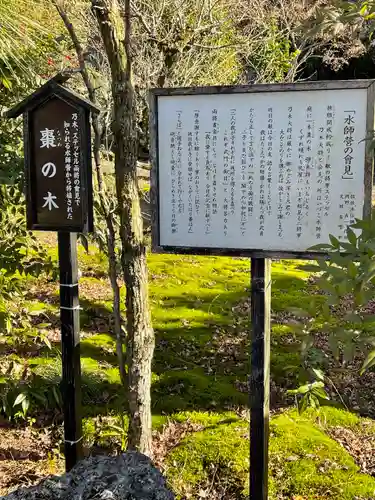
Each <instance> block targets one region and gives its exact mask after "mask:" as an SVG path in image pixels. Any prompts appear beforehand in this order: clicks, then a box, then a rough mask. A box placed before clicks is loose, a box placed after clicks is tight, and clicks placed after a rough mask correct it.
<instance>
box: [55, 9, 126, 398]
mask: <svg viewBox="0 0 375 500" xmlns="http://www.w3.org/2000/svg"><path fill="white" fill-rule="evenodd" d="M52 3H53V5H54V6H55V7H56V10H57V12H58V13H59V15H60V17H61V19H62V21H63V23H64V25H65V27H66V29H67V31H68V33H69V36H70V39H71V41H72V42H73V45H74V48H75V51H76V54H77V57H78V61H79V67H80V72H81V76H82V79H83V82H84V84H85V87H86V89H87V92H88V94H89V98H90V100H91V102H92V103H93V104H98V103H97V99H96V91H95V87H94V84H93V82H92V80H91V78H90V75H89V73H88V71H87V67H86V63H85V59H84V55H83V54H84V50H83V47H82V45H81V42H80V41H79V38H78V36H77V33H76V30H75V28H74V25H73V23H72V22H71V20H70V18H69V16H68V14H67V12H66V11H65V10H64V8H63V6H62V5H61V3H60V2H59V1H58V0H52ZM91 122H92V127H93V129H94V148H93V153H94V161H95V172H96V179H97V183H98V191H99V193H98V195H99V202H100V206H101V210H102V213H103V217H104V219H105V221H106V225H107V232H106V241H107V250H108V275H109V278H110V282H111V287H112V292H113V302H112V304H113V316H114V330H115V335H116V353H117V359H118V363H119V372H120V379H121V383H122V385H123V387H124V389H125V391H127V378H126V366H125V355H124V349H123V345H124V338H123V337H124V336H123V333H122V326H121V308H120V287H119V284H118V281H117V259H116V232H115V226H114V220H113V215H112V213H111V212H110V210H109V209H107V207H106V196H107V193H106V191H105V186H104V182H103V175H102V171H101V158H100V143H101V134H102V131H101V127H100V124H99V119H98V115H97V114H96V113H95V114H93V116H92V117H91Z"/></svg>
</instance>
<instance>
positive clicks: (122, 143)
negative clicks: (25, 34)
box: [92, 0, 154, 455]
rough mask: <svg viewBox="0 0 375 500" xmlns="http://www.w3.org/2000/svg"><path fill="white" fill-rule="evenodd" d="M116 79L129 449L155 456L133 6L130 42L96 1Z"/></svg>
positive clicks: (109, 0) (111, 0)
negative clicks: (122, 37) (133, 65)
mask: <svg viewBox="0 0 375 500" xmlns="http://www.w3.org/2000/svg"><path fill="white" fill-rule="evenodd" d="M92 7H93V11H94V13H95V15H96V17H97V20H98V23H99V27H100V31H101V34H102V39H103V42H104V46H105V49H106V53H107V56H108V61H109V64H110V67H111V75H112V94H113V101H114V104H113V105H114V118H113V123H112V131H113V135H114V139H115V172H116V190H117V198H118V202H119V211H120V222H121V227H120V237H121V242H122V259H121V262H122V269H123V275H124V281H125V285H126V319H127V345H126V347H127V365H128V402H129V432H128V449H130V450H138V451H140V452H142V453H145V454H148V455H150V454H151V362H152V357H153V351H154V333H153V329H152V325H151V317H150V311H149V300H148V289H147V263H146V248H145V244H144V239H143V223H142V215H141V208H140V198H139V191H138V181H137V134H136V124H135V118H136V110H135V106H136V104H135V95H134V89H133V86H132V82H131V58H130V15H129V14H130V2H129V0H125V40H124V41H122V40H120V39H119V30H118V27H121V24H122V19H121V15H120V10H119V5H118V2H117V0H92Z"/></svg>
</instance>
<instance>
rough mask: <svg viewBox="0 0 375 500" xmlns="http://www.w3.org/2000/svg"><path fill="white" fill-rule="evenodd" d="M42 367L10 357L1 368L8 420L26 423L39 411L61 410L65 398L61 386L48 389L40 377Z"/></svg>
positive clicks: (0, 394) (3, 404)
mask: <svg viewBox="0 0 375 500" xmlns="http://www.w3.org/2000/svg"><path fill="white" fill-rule="evenodd" d="M37 368H38V363H35V362H33V361H32V360H30V361H29V360H25V359H22V358H20V357H19V356H17V355H10V356H9V357H8V358H6V359H3V360H2V364H1V368H0V401H1V412H2V413H3V414H4V415H5V416H6V417H7V418H8V419H10V420H11V419H17V418H21V419H23V420H25V419H26V418H27V416H28V414H29V413H31V414H32V413H35V411H37V410H38V409H40V408H41V407H42V408H48V409H49V410H51V409H53V408H59V407H60V406H61V396H60V391H59V387H58V385H56V383H55V384H49V385H46V384H45V383H44V382H43V377H42V376H41V375H40V374H39V373H38V370H37Z"/></svg>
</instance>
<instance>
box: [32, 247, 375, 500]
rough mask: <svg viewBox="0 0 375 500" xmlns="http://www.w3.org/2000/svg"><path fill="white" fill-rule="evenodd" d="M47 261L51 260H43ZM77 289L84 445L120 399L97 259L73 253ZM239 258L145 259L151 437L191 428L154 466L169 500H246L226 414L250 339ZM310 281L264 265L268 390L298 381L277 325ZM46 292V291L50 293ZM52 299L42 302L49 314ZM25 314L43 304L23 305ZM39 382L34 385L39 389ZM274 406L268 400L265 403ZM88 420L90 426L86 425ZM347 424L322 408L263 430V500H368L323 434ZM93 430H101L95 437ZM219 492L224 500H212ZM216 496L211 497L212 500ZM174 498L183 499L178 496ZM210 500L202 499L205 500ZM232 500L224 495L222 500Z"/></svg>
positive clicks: (238, 427) (50, 358) (237, 421)
mask: <svg viewBox="0 0 375 500" xmlns="http://www.w3.org/2000/svg"><path fill="white" fill-rule="evenodd" d="M51 252H52V254H54V256H55V257H56V251H55V250H54V249H53V250H51ZM79 258H80V268H81V269H82V271H83V278H82V282H81V283H82V287H81V288H82V291H81V305H82V308H83V309H82V312H81V326H82V343H81V347H82V370H83V400H84V403H85V407H84V408H85V410H84V411H85V432H86V442H87V443H90V444H92V443H93V442H94V441H95V440H97V439H99V438H98V436H99V434H100V432H99V431H98V425H97V422H98V416H99V417H105V416H107V417H108V416H110V417H112V418H113V419H114V420H116V419H117V416H118V414H119V411H120V410H119V409H120V408H121V405H122V403H123V401H124V397H123V395H122V391H121V386H120V381H119V374H118V369H117V363H116V354H115V341H114V338H113V335H112V334H111V330H110V326H109V325H110V322H109V317H110V311H111V295H110V288H109V286H108V283H107V281H106V279H105V276H106V267H107V263H106V259H105V258H104V257H103V256H102V255H101V254H100V253H99V252H98V251H96V250H95V249H91V250H90V255H86V254H85V252H84V251H83V249H82V248H81V249H80V252H79ZM249 267H250V266H249V259H232V258H222V257H192V256H176V255H150V256H149V277H150V300H151V307H152V316H153V324H154V328H155V334H156V349H155V359H154V365H153V387H152V401H153V413H154V426H155V429H159V430H160V429H161V428H162V426H163V424H164V423H166V422H171V421H172V422H175V423H176V425H179V424H183V423H184V422H186V421H189V422H192V423H193V424H200V425H201V428H200V430H198V431H197V432H192V433H190V434H188V435H187V436H186V437H185V438H184V439H183V440H182V441H181V443H180V444H179V445H178V446H177V447H175V448H174V449H173V450H172V451H171V452H170V453H169V454H168V455H167V456H166V457H165V458H164V464H165V467H166V474H167V477H168V479H169V481H170V483H171V485H172V486H173V488H174V490H175V491H176V493H177V494H178V495H179V496H178V498H180V499H181V500H182V499H183V498H185V496H186V495H187V494H190V495H191V496H186V498H200V497H199V491H206V492H207V491H208V493H209V492H210V488H211V492H212V494H211V493H209V495H208V497H207V498H226V499H230V498H236V499H239V500H241V498H245V497H246V491H247V489H248V483H247V478H248V467H249V442H248V439H249V436H248V423H247V422H246V421H245V420H243V419H241V418H240V417H238V416H236V414H235V413H233V411H234V410H236V409H239V408H243V407H246V406H247V403H248V394H247V386H246V384H247V376H248V369H249V363H248V351H249V343H248V335H249V327H250V324H249V314H250V311H249V285H250V271H249ZM308 278H309V274H308V273H307V272H305V271H304V270H303V268H302V266H301V263H300V262H295V261H279V262H274V263H273V266H272V279H273V281H272V311H273V318H274V321H273V329H272V355H271V374H272V378H273V382H274V385H275V386H276V387H278V388H279V389H285V388H289V387H295V386H296V384H298V382H301V381H303V380H305V377H306V374H305V373H304V372H303V370H302V368H301V360H300V356H299V342H298V339H295V338H293V337H291V334H290V331H289V329H288V327H286V326H284V325H281V324H278V323H277V318H278V317H279V316H280V315H282V314H283V313H284V312H285V310H286V309H287V308H288V307H291V306H298V307H303V306H304V305H306V304H308V303H309V301H310V299H311V291H312V285H310V284H309V283H308ZM49 286H50V285H49ZM56 293H57V289H56V287H54V285H52V287H51V286H50V289H49V290H48V292H46V297H45V298H48V310H49V311H50V313H51V315H53V314H55V316H57V312H58V309H57V303H56V300H55V301H54V300H51V297H52V298H53V297H54V299H56V298H57V295H56ZM28 300H29V302H30V304H32V307H33V308H36V309H37V308H38V304H39V305H43V304H45V302H46V300H44V299H43V297H40V296H39V298H38V300H39V303H38V300H36V298H35V297H32V296H30V297H29V299H28ZM38 364H39V375H40V378H41V380H42V381H43V380H44V382H45V383H46V384H51V383H53V381H56V380H58V377H59V375H60V364H61V360H60V357H59V346H58V344H55V345H54V347H53V349H52V351H48V350H47V349H46V350H44V351H43V352H42V353H41V354H40V356H39V357H38ZM38 383H39V384H40V380H39V382H38ZM273 397H274V399H276V403H278V404H281V403H283V404H285V401H283V400H281V401H280V400H279V399H278V398H279V396H278V394H276V395H274V396H273ZM95 422H96V423H95ZM358 422H359V418H358V417H356V416H355V415H353V414H351V413H348V412H344V411H343V410H337V409H334V408H326V409H324V410H321V413H320V415H319V418H317V415H316V414H309V413H308V414H306V415H304V416H303V417H300V416H298V415H297V414H296V413H295V411H293V410H288V411H287V412H285V413H282V414H279V415H276V416H274V417H273V418H272V423H271V442H270V455H271V462H270V490H271V499H275V500H276V499H283V498H285V499H286V498H302V499H313V498H314V499H316V498H333V499H348V500H349V499H354V498H360V499H367V500H370V499H371V498H375V479H374V478H372V477H371V476H368V475H364V474H361V473H360V471H359V467H358V466H357V465H356V464H355V462H354V460H353V459H352V458H351V456H350V455H349V454H348V453H347V452H346V451H345V449H344V448H343V447H341V446H340V445H339V444H338V443H337V442H336V441H334V440H333V439H332V438H330V437H329V435H328V433H327V431H328V430H329V428H330V427H333V426H338V425H340V426H343V427H348V428H353V427H355V426H356V425H358ZM99 430H100V429H99ZM215 491H216V492H218V491H226V495H227V496H222V497H220V496H216V497H215V496H214V492H215ZM215 494H216V493H215ZM184 495H185V496H184ZM210 495H211V497H210ZM231 495H232V496H231Z"/></svg>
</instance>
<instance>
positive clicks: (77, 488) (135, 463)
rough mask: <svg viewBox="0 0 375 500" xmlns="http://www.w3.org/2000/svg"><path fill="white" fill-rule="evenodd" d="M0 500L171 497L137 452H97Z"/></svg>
mask: <svg viewBox="0 0 375 500" xmlns="http://www.w3.org/2000/svg"><path fill="white" fill-rule="evenodd" d="M1 498H2V499H3V500H91V499H92V500H94V499H96V500H174V498H175V497H174V495H173V494H172V492H171V491H170V490H169V489H168V488H167V486H166V481H165V479H164V477H163V475H162V474H161V472H160V471H159V470H158V469H156V467H154V465H153V464H152V462H151V460H150V459H149V458H148V457H146V456H145V455H142V454H141V453H137V452H127V453H124V454H122V455H120V456H117V457H105V456H97V457H90V458H88V459H85V460H82V461H81V462H79V463H78V464H77V465H76V466H75V467H74V468H73V469H72V470H71V471H70V472H69V473H68V474H64V475H63V476H52V477H50V478H48V479H45V480H44V481H42V482H41V483H40V484H39V485H37V486H34V487H32V488H20V489H19V490H17V491H14V492H13V493H10V494H9V495H7V496H5V497H1Z"/></svg>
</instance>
